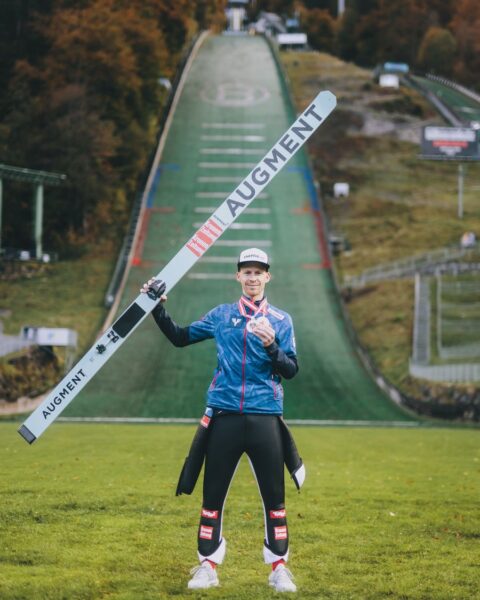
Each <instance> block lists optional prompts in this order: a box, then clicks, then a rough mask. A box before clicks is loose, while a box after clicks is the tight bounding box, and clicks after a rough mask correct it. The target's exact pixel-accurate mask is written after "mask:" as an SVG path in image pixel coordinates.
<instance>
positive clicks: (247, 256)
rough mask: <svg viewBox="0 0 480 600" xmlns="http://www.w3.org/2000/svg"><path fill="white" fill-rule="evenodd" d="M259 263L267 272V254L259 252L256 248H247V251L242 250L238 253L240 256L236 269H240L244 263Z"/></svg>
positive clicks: (268, 266)
mask: <svg viewBox="0 0 480 600" xmlns="http://www.w3.org/2000/svg"><path fill="white" fill-rule="evenodd" d="M252 262H253V263H259V264H260V265H263V266H264V267H265V268H266V269H267V271H268V269H269V268H270V265H269V263H268V254H267V253H266V252H264V251H263V250H259V249H258V248H247V250H242V252H240V256H239V257H238V263H237V268H238V269H240V267H242V266H243V265H244V264H245V263H252Z"/></svg>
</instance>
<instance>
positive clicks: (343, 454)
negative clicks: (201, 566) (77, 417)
mask: <svg viewBox="0 0 480 600" xmlns="http://www.w3.org/2000/svg"><path fill="white" fill-rule="evenodd" d="M15 428H16V426H15V425H14V424H10V423H2V424H0V440H1V441H0V445H1V453H2V459H3V460H2V462H1V466H0V495H1V503H0V539H1V544H0V563H1V568H0V598H2V600H13V599H24V598H25V599H26V598H28V599H32V598H35V599H37V598H38V599H42V600H43V599H49V600H57V599H58V600H59V599H68V600H71V599H85V600H86V599H92V600H94V599H95V600H97V599H103V598H108V599H112V600H113V599H115V600H119V599H122V600H126V599H135V600H137V599H154V598H158V599H161V598H171V597H175V598H192V597H201V598H207V597H211V598H222V599H232V600H233V599H240V600H241V599H245V600H247V599H252V600H253V599H257V598H270V597H274V596H276V594H275V593H274V592H272V591H271V590H270V589H269V587H268V585H267V576H268V572H269V571H268V567H267V566H266V565H265V564H263V562H262V540H263V513H262V509H261V504H260V499H259V496H258V491H257V486H256V483H255V482H254V479H253V476H252V475H251V473H250V469H249V467H248V464H247V462H246V461H245V460H243V461H242V463H241V467H240V469H239V471H238V472H237V475H236V477H235V480H234V483H233V485H232V489H231V491H230V494H229V497H228V501H227V505H226V512H225V519H224V535H225V537H226V538H227V541H228V551H227V556H226V561H225V563H224V564H223V565H222V566H221V567H219V577H220V582H221V587H220V588H219V589H211V590H208V591H207V592H204V593H193V592H188V591H187V589H186V582H187V580H188V577H189V569H190V568H191V567H192V566H193V565H194V564H195V563H196V531H197V525H198V516H199V511H200V506H201V486H198V487H197V489H196V490H195V492H194V493H193V495H192V496H181V497H179V498H176V497H175V495H174V494H175V486H176V481H177V477H178V473H179V470H180V467H181V464H182V463H183V457H184V456H185V454H186V452H187V449H188V446H189V443H190V440H191V437H192V434H193V428H192V427H191V426H183V427H182V426H151V425H148V426H138V425H136V426H130V425H102V424H97V425H91V424H90V425H78V424H77V425H73V424H59V425H55V426H54V427H52V428H51V429H49V431H48V433H47V434H46V435H45V436H44V437H43V438H42V439H41V440H39V441H38V442H37V443H36V444H35V445H34V446H32V447H29V446H27V445H25V444H24V443H23V441H22V440H21V439H20V438H19V437H18V435H17V434H16V432H15ZM293 431H294V433H295V436H296V440H297V444H298V446H299V449H300V451H301V454H302V456H303V458H304V460H305V463H306V465H307V481H306V483H305V486H304V488H303V489H302V491H301V493H300V494H298V493H297V492H296V491H295V489H294V486H293V484H291V483H289V482H288V483H287V510H288V517H289V528H290V537H291V560H290V567H291V569H292V571H293V572H294V574H295V576H296V581H297V584H298V590H299V591H298V593H297V595H296V597H297V598H311V599H321V598H338V599H342V600H343V599H347V598H348V599H356V600H357V599H383V598H398V599H429V600H430V599H435V600H437V599H438V600H440V599H445V600H447V599H448V600H452V599H467V598H468V599H473V598H479V597H480V595H479V593H478V540H479V538H480V516H479V512H478V496H479V492H480V484H479V475H480V450H479V446H478V432H475V431H471V430H470V431H469V430H457V429H419V428H415V429H411V428H410V429H381V428H378V429H347V428H345V429H338V428H337V429H321V428H294V429H293Z"/></svg>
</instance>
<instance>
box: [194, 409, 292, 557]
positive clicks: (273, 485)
mask: <svg viewBox="0 0 480 600" xmlns="http://www.w3.org/2000/svg"><path fill="white" fill-rule="evenodd" d="M210 429H211V430H210V433H209V439H208V446H207V452H206V457H205V473H204V480H203V507H202V513H201V518H200V526H199V530H198V552H199V556H200V558H201V559H202V558H209V557H212V555H213V557H212V558H211V559H212V560H213V559H214V558H215V557H217V558H218V556H216V554H217V555H218V550H219V547H220V545H221V543H222V539H223V538H222V518H223V509H224V505H225V500H226V496H227V493H228V489H229V486H230V483H231V481H232V479H233V476H234V474H235V470H236V468H237V465H238V463H239V461H240V458H241V456H242V454H243V453H244V452H245V453H246V454H247V456H248V458H249V459H250V463H251V466H252V470H253V472H254V475H255V477H256V479H257V483H258V487H259V490H260V494H261V497H262V501H263V507H264V513H265V540H264V558H265V562H267V563H271V562H274V561H275V560H278V559H280V558H284V559H285V560H286V559H287V557H288V530H287V520H286V514H285V481H284V456H283V445H282V432H281V425H280V421H279V417H278V416H275V415H258V414H228V413H226V414H220V415H217V416H215V417H214V418H213V420H212V422H211V423H210ZM223 546H225V543H224V544H223ZM220 554H221V556H220V559H219V560H216V561H215V562H222V560H223V554H224V550H223V552H221V553H220Z"/></svg>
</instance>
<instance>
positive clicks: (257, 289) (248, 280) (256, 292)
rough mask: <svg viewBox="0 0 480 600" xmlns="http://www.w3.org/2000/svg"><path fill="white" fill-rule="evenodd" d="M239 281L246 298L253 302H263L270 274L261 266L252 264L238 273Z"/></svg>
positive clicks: (241, 268)
mask: <svg viewBox="0 0 480 600" xmlns="http://www.w3.org/2000/svg"><path fill="white" fill-rule="evenodd" d="M237 281H239V282H240V285H241V286H242V292H243V293H244V294H245V296H248V297H249V298H252V299H253V300H261V299H262V298H263V295H264V291H265V286H266V284H267V283H268V282H269V281H270V273H269V272H268V271H267V270H266V269H265V267H262V266H261V265H259V264H256V263H251V264H247V265H245V266H243V267H240V270H239V271H238V272H237Z"/></svg>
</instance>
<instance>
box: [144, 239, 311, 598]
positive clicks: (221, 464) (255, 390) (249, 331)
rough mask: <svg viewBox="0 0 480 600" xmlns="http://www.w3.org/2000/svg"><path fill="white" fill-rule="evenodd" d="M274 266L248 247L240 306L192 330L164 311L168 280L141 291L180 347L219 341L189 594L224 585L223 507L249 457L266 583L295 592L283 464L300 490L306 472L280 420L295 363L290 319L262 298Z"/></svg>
mask: <svg viewBox="0 0 480 600" xmlns="http://www.w3.org/2000/svg"><path fill="white" fill-rule="evenodd" d="M269 267H270V265H269V260H268V256H267V254H266V253H265V252H263V251H262V250H259V249H258V248H250V249H248V250H244V251H243V252H242V253H241V254H240V257H239V260H238V270H237V276H236V277H237V281H238V282H239V283H240V285H241V288H242V295H241V297H240V299H239V301H238V302H235V303H234V304H221V305H219V306H217V307H216V308H214V309H212V310H211V311H210V312H209V313H207V314H206V315H205V316H204V317H203V319H201V320H199V321H195V322H193V323H192V324H191V325H189V326H188V327H179V326H178V325H177V324H176V323H175V322H174V321H173V320H172V319H171V318H170V316H169V315H168V314H167V312H166V311H165V308H164V306H163V303H164V302H165V301H166V299H167V297H166V296H165V295H164V292H165V285H164V284H163V282H159V281H156V280H154V279H150V280H149V282H148V283H146V284H144V286H143V288H142V290H141V291H142V292H145V293H150V294H152V293H154V294H156V296H157V297H160V299H161V302H160V304H158V306H157V307H156V308H155V309H154V311H153V313H152V314H153V316H154V318H155V321H156V322H157V324H158V326H159V327H160V329H161V330H162V332H163V333H164V334H165V335H166V337H167V338H168V339H169V340H170V341H171V342H172V343H173V344H174V345H175V346H179V347H180V346H187V345H189V344H194V343H197V342H200V341H203V340H206V339H210V338H214V339H215V342H216V344H217V356H218V365H217V368H216V369H215V373H214V376H213V379H212V382H211V384H210V387H209V389H208V392H207V410H206V413H205V415H204V417H203V419H202V425H203V427H205V428H207V429H208V437H207V439H206V445H205V473H204V481H203V505H202V511H201V516H200V525H199V529H198V557H199V560H200V565H198V566H197V567H194V569H192V575H193V576H192V578H191V579H190V581H189V582H188V587H189V588H190V589H204V588H209V587H213V586H217V585H219V581H218V575H217V571H216V567H217V565H219V564H221V563H222V562H223V559H224V556H225V550H226V541H225V538H224V537H223V536H222V520H223V509H224V505H225V500H226V496H227V492H228V489H229V486H230V483H231V481H232V479H233V476H234V473H235V470H236V468H237V465H238V463H239V461H240V458H241V456H242V454H243V453H244V452H245V453H246V454H247V456H248V458H249V461H250V465H251V467H252V471H253V474H254V476H255V478H256V480H257V483H258V487H259V490H260V494H261V497H262V501H263V507H264V514H265V540H264V548H263V556H264V560H265V562H266V563H268V564H271V565H272V572H271V574H270V576H269V584H270V585H271V586H272V587H273V588H275V590H276V591H279V592H295V591H296V585H295V584H294V582H293V576H292V574H291V572H290V571H289V570H288V569H287V568H286V565H285V563H286V562H287V560H288V528H287V520H286V510H285V486H284V462H286V463H287V466H288V467H289V470H290V472H291V474H292V477H293V479H294V481H295V483H296V485H297V487H298V488H299V487H300V486H301V484H302V483H303V480H304V478H305V468H304V466H303V463H302V461H301V459H300V458H299V457H298V453H296V448H295V446H294V442H293V439H292V438H291V435H290V433H289V432H288V429H287V428H286V425H285V423H284V422H283V419H282V418H281V415H282V413H283V388H282V385H281V379H282V377H284V378H285V379H291V378H292V377H294V376H295V375H296V373H297V371H298V364H297V358H296V351H295V338H294V333H293V326H292V320H291V318H290V316H289V315H288V314H287V313H286V312H284V311H282V310H280V309H278V308H275V307H273V306H271V305H270V304H269V303H268V302H267V298H266V297H265V295H264V292H265V286H266V284H267V283H268V282H269V281H270V277H271V276H270V272H269ZM292 449H293V454H294V457H293V461H292ZM202 458H203V456H202ZM187 460H188V459H187ZM177 493H178V490H177ZM180 493H182V492H180ZM185 493H190V492H189V491H187V492H185Z"/></svg>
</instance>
